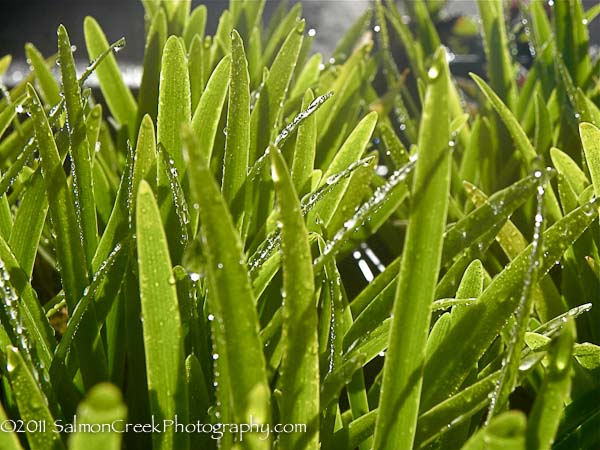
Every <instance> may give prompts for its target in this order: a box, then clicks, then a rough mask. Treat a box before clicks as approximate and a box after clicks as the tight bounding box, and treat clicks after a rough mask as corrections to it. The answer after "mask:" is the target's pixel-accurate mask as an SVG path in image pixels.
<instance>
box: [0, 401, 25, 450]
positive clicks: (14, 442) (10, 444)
mask: <svg viewBox="0 0 600 450" xmlns="http://www.w3.org/2000/svg"><path fill="white" fill-rule="evenodd" d="M7 420H8V417H7V416H6V412H5V411H4V407H3V406H2V405H1V404H0V421H2V422H3V423H6V421H7ZM0 446H1V447H2V448H3V449H5V450H23V447H21V443H20V442H19V438H18V437H17V434H16V433H15V432H14V431H4V432H2V433H0Z"/></svg>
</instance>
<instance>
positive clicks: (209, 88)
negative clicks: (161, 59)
mask: <svg viewBox="0 0 600 450" xmlns="http://www.w3.org/2000/svg"><path fill="white" fill-rule="evenodd" d="M230 66H231V59H230V58H229V57H227V56H226V57H224V58H223V59H222V60H221V62H219V64H218V65H217V67H216V68H215V70H214V71H213V73H212V75H211V76H210V78H209V80H208V82H207V84H206V89H205V90H204V92H203V93H202V97H200V101H199V102H198V106H197V107H196V111H194V116H193V117H192V132H193V133H194V137H195V138H196V140H197V141H198V145H199V146H200V147H199V148H198V149H197V150H198V153H197V155H195V156H196V157H197V158H200V159H197V160H196V159H194V161H202V162H203V163H204V164H208V163H209V162H210V159H211V156H212V153H213V145H214V142H215V135H216V133H217V128H218V126H219V118H220V117H221V111H222V109H223V105H224V103H225V96H226V94H227V89H228V87H229V76H228V75H229V70H230ZM198 164H200V163H199V162H198Z"/></svg>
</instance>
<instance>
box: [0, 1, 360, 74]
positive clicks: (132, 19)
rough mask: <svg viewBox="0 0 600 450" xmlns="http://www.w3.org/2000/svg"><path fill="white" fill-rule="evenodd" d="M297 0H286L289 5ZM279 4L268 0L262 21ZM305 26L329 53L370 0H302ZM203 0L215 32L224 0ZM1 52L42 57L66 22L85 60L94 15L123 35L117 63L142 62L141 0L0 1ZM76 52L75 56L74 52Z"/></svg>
mask: <svg viewBox="0 0 600 450" xmlns="http://www.w3.org/2000/svg"><path fill="white" fill-rule="evenodd" d="M297 1H298V0H292V1H289V2H288V3H289V5H290V6H291V5H293V4H294V3H296V2H297ZM279 3H280V2H279V1H278V0H270V1H267V4H266V6H265V15H264V19H267V18H268V17H270V15H271V14H272V12H273V10H274V9H275V8H276V7H277V5H278V4H279ZM302 3H303V16H304V17H305V18H306V21H307V29H309V28H315V29H316V30H317V36H316V43H315V50H316V51H321V52H324V53H328V52H331V51H332V49H333V48H332V47H333V46H334V45H335V42H336V41H337V40H338V39H339V38H340V37H341V35H342V34H343V32H344V30H345V29H346V28H347V27H348V26H349V25H350V24H351V23H352V21H353V20H354V19H356V18H358V17H359V15H360V14H361V13H362V12H363V11H364V10H365V9H366V8H367V7H368V5H369V1H368V0H328V1H316V0H308V1H303V2H302ZM200 4H205V5H206V6H207V9H208V20H207V33H208V34H212V33H214V31H215V29H216V27H217V24H218V22H219V17H220V15H221V12H222V11H223V10H224V9H225V8H226V7H227V6H228V5H229V1H228V0H202V1H200V0H194V1H192V9H193V8H195V7H196V6H198V5H200ZM0 6H1V10H0V11H2V12H1V13H0V56H1V55H5V54H12V55H13V58H14V59H16V60H19V59H24V50H23V46H24V44H25V42H32V43H33V44H34V45H35V46H36V47H37V48H38V49H39V50H40V51H41V52H42V54H44V55H45V56H48V55H50V54H52V53H54V52H56V29H57V27H58V25H59V24H61V23H62V24H63V25H65V27H66V28H67V31H68V32H69V37H70V39H71V42H72V43H73V44H74V45H76V46H78V47H80V48H81V49H82V50H81V51H82V53H80V55H79V57H80V58H82V59H85V57H86V56H87V55H86V54H85V42H84V38H83V19H84V18H85V16H88V15H89V16H93V17H94V18H95V19H96V20H97V21H98V22H99V23H100V25H101V26H102V28H103V29H104V31H105V32H106V34H107V37H108V40H109V41H110V42H114V41H115V40H117V39H119V38H120V37H123V36H124V37H125V39H126V40H127V47H126V48H125V49H124V50H123V51H122V52H120V53H119V60H120V61H128V62H132V63H141V61H142V59H143V56H144V44H145V42H144V8H143V6H142V4H141V2H140V1H139V0H121V1H118V0H12V1H8V0H0ZM76 56H77V54H76Z"/></svg>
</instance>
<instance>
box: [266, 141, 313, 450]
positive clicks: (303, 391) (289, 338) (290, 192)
mask: <svg viewBox="0 0 600 450" xmlns="http://www.w3.org/2000/svg"><path fill="white" fill-rule="evenodd" d="M270 154H271V160H272V173H273V181H274V183H275V189H276V191H277V201H278V203H279V220H280V221H281V225H282V227H281V251H282V254H283V289H284V293H285V296H284V297H283V299H282V300H283V305H282V308H283V331H282V341H283V360H282V364H281V389H282V399H281V421H282V422H283V423H306V424H307V425H310V429H308V430H307V432H308V433H309V435H308V436H302V435H301V434H283V435H281V438H280V439H281V440H280V442H281V445H282V446H283V447H289V448H295V447H296V446H298V445H300V444H299V443H303V444H302V448H305V449H307V450H308V449H315V450H316V449H318V448H319V434H318V432H317V430H318V417H319V343H318V336H317V321H318V320H317V309H316V306H315V301H314V293H315V286H314V278H313V274H312V256H311V252H310V244H309V241H308V231H307V228H306V224H305V223H304V217H303V216H302V211H301V209H300V202H299V200H298V196H297V194H296V190H295V189H294V186H293V184H292V179H291V176H290V174H289V172H288V169H287V165H286V163H285V160H284V159H283V156H282V155H281V152H280V151H279V149H278V148H277V147H275V146H271V147H270Z"/></svg>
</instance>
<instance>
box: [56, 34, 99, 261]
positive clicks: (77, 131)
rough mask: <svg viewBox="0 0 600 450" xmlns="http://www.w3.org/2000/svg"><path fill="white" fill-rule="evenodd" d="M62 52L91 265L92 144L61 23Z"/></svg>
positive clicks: (94, 226) (94, 227) (76, 187)
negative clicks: (90, 146)
mask: <svg viewBox="0 0 600 450" xmlns="http://www.w3.org/2000/svg"><path fill="white" fill-rule="evenodd" d="M58 53H59V61H60V70H61V74H62V82H63V91H64V96H65V103H66V106H67V123H68V126H69V138H70V144H71V148H70V154H71V164H72V165H73V167H72V170H73V172H72V173H73V193H74V201H75V206H76V209H77V211H76V213H77V218H78V225H79V227H80V229H81V230H80V233H81V237H82V241H83V251H84V254H85V259H86V262H87V267H88V268H89V267H90V266H91V262H92V258H93V256H94V253H95V252H96V247H97V246H98V223H97V219H96V202H95V200H94V185H93V179H92V165H91V157H90V148H89V143H88V140H87V134H86V131H87V130H86V124H85V118H84V114H83V108H82V106H81V105H82V98H81V90H80V88H79V83H78V81H77V73H76V72H75V61H74V60H73V53H72V50H71V42H70V41H69V36H68V35H67V30H66V29H65V27H63V26H60V27H58Z"/></svg>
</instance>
